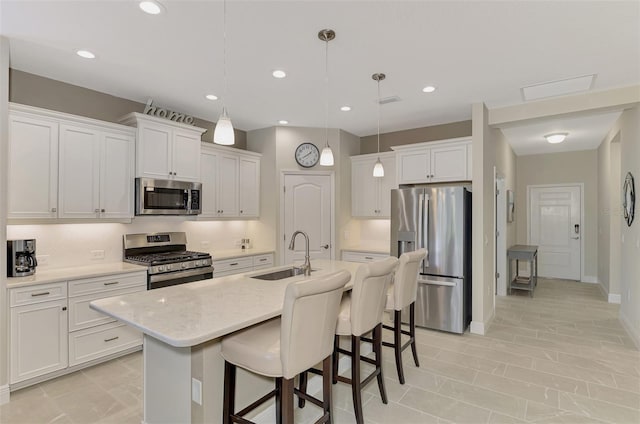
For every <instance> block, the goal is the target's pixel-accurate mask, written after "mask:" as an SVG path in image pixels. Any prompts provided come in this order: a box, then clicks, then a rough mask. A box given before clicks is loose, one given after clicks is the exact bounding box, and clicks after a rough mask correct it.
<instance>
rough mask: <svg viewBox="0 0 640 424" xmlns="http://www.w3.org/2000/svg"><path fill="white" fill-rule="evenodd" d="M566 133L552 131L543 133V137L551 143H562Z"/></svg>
mask: <svg viewBox="0 0 640 424" xmlns="http://www.w3.org/2000/svg"><path fill="white" fill-rule="evenodd" d="M567 135H568V133H553V134H547V135H545V136H544V138H546V139H547V141H548V142H549V143H551V144H557V143H562V142H563V141H564V139H565V138H567Z"/></svg>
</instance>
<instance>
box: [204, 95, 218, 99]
mask: <svg viewBox="0 0 640 424" xmlns="http://www.w3.org/2000/svg"><path fill="white" fill-rule="evenodd" d="M204 97H205V98H206V99H207V100H218V96H216V95H215V94H207V95H206V96H204Z"/></svg>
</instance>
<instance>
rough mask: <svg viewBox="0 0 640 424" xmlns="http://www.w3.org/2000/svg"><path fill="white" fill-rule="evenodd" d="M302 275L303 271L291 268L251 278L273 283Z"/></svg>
mask: <svg viewBox="0 0 640 424" xmlns="http://www.w3.org/2000/svg"><path fill="white" fill-rule="evenodd" d="M313 271H316V270H315V269H312V270H311V272H313ZM302 274H304V270H303V269H300V268H294V267H292V268H287V269H281V270H280V271H274V272H269V273H267V274H261V275H254V276H253V277H251V278H257V279H258V280H269V281H273V280H282V279H284V278H289V277H295V276H296V275H302Z"/></svg>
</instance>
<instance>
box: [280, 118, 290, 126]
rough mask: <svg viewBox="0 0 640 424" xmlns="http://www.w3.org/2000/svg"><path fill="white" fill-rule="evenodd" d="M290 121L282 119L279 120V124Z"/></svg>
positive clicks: (285, 123)
mask: <svg viewBox="0 0 640 424" xmlns="http://www.w3.org/2000/svg"><path fill="white" fill-rule="evenodd" d="M288 123H289V121H287V120H286V119H281V120H279V121H278V124H280V125H287V124H288Z"/></svg>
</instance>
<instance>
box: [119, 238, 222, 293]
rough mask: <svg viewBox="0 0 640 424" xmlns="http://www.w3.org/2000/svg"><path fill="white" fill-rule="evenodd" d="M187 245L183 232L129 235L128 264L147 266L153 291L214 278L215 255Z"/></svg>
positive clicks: (126, 245) (148, 283)
mask: <svg viewBox="0 0 640 424" xmlns="http://www.w3.org/2000/svg"><path fill="white" fill-rule="evenodd" d="M186 246H187V236H186V234H185V233H183V232H172V233H153V234H126V235H125V236H124V261H125V262H130V263H134V264H138V265H146V266H147V288H148V289H149V290H151V289H157V288H160V287H166V286H173V285H176V284H183V283H189V282H192V281H198V280H205V279H207V278H212V277H213V267H212V266H211V265H212V263H213V259H212V257H211V255H210V254H208V253H203V252H192V251H189V250H186Z"/></svg>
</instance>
